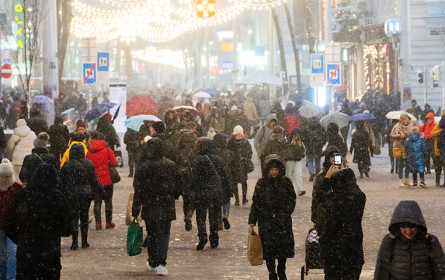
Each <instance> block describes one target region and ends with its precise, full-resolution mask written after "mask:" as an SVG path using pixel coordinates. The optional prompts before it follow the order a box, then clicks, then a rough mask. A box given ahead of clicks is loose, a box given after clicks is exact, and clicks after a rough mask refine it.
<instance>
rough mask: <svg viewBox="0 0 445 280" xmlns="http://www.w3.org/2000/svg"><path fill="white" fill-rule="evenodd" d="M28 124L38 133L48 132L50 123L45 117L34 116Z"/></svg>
mask: <svg viewBox="0 0 445 280" xmlns="http://www.w3.org/2000/svg"><path fill="white" fill-rule="evenodd" d="M26 124H27V125H28V127H29V128H30V129H31V130H32V131H34V133H35V134H36V135H39V133H40V132H48V124H47V123H46V120H45V119H44V118H41V117H32V118H30V119H28V120H27V121H26Z"/></svg>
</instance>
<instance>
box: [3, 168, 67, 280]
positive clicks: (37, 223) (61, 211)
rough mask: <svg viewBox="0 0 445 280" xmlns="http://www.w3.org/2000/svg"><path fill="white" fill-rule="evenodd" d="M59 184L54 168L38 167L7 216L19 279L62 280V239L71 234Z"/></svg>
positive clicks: (6, 221)
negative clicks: (14, 244) (15, 246)
mask: <svg viewBox="0 0 445 280" xmlns="http://www.w3.org/2000/svg"><path fill="white" fill-rule="evenodd" d="M57 183H58V174H57V171H56V169H55V168H54V166H53V165H51V164H48V163H43V164H41V165H39V166H38V167H37V169H36V171H35V172H34V175H33V177H32V178H31V180H30V182H29V183H28V185H27V187H26V188H25V189H23V191H22V192H20V193H19V194H18V195H17V197H16V199H15V200H14V202H13V203H12V205H11V207H10V208H9V211H8V212H7V214H6V220H5V224H4V231H5V233H6V235H7V236H8V237H9V238H10V239H11V240H12V241H13V242H14V243H16V244H17V279H60V270H61V269H62V266H61V264H60V256H61V252H60V247H61V246H60V241H61V239H60V238H61V236H69V235H70V234H71V213H70V206H69V203H68V201H67V199H66V197H65V195H64V194H63V193H62V192H61V191H60V190H58V189H57Z"/></svg>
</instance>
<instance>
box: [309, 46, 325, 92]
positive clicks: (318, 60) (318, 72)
mask: <svg viewBox="0 0 445 280" xmlns="http://www.w3.org/2000/svg"><path fill="white" fill-rule="evenodd" d="M311 65H312V67H311V68H312V72H311V80H310V83H311V87H313V88H315V87H322V86H324V55H323V54H312V55H311Z"/></svg>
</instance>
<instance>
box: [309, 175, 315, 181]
mask: <svg viewBox="0 0 445 280" xmlns="http://www.w3.org/2000/svg"><path fill="white" fill-rule="evenodd" d="M314 179H315V174H311V176H309V182H313V181H314Z"/></svg>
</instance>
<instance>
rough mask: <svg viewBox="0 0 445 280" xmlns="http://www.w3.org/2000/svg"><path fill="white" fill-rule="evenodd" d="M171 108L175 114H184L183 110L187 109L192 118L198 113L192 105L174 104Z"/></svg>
mask: <svg viewBox="0 0 445 280" xmlns="http://www.w3.org/2000/svg"><path fill="white" fill-rule="evenodd" d="M173 110H175V112H176V114H178V116H181V115H182V114H184V112H185V111H189V112H190V114H191V115H192V117H193V118H196V116H197V115H199V111H198V110H197V109H195V108H193V107H192V106H185V105H182V106H176V107H173Z"/></svg>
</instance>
